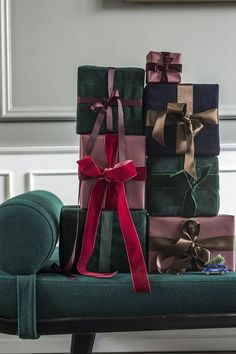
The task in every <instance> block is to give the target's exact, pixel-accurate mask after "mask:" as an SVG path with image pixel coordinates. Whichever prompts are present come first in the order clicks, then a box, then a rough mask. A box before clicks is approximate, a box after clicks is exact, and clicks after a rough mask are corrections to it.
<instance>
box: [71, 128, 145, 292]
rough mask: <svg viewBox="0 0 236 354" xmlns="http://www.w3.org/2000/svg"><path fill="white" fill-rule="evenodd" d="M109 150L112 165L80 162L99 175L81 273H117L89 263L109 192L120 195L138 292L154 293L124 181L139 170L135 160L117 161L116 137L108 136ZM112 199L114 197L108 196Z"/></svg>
mask: <svg viewBox="0 0 236 354" xmlns="http://www.w3.org/2000/svg"><path fill="white" fill-rule="evenodd" d="M105 149H106V154H107V160H108V168H102V167H100V166H97V165H96V163H95V162H94V160H93V159H92V158H91V157H90V156H87V157H85V158H83V159H81V160H79V161H78V165H79V170H80V173H82V175H83V176H86V177H89V178H95V179H96V182H95V183H94V186H93V189H92V192H91V195H90V200H89V205H88V211H87V217H86V221H85V228H84V235H83V241H82V249H81V254H80V258H79V261H78V263H77V270H78V272H79V273H80V274H83V275H87V276H93V277H96V278H110V277H112V276H113V275H115V274H116V273H96V272H90V271H88V270H87V264H88V262H89V259H90V257H91V256H92V253H93V251H94V246H95V241H96V234H97V228H98V223H99V220H100V215H101V211H102V205H103V201H104V198H105V197H106V194H107V193H108V192H109V193H110V194H113V195H115V196H116V198H115V200H116V203H117V205H116V208H117V210H118V216H119V221H120V227H121V231H122V235H123V238H124V243H125V248H126V253H127V257H128V261H129V267H130V272H131V277H132V282H133V287H134V291H135V292H150V291H151V288H150V283H149V280H148V276H147V269H146V265H145V260H144V257H143V252H142V248H141V245H140V241H139V238H138V235H137V231H136V229H135V226H134V223H133V220H132V217H131V214H130V210H129V206H128V202H127V198H126V194H125V187H124V182H125V181H128V180H130V179H133V178H134V177H135V176H136V174H137V172H136V168H135V165H134V162H133V161H132V160H126V161H123V162H120V163H117V164H115V157H116V154H115V153H114V152H115V151H116V149H117V147H116V146H115V144H114V136H112V135H106V143H105ZM106 199H107V201H109V199H110V198H106Z"/></svg>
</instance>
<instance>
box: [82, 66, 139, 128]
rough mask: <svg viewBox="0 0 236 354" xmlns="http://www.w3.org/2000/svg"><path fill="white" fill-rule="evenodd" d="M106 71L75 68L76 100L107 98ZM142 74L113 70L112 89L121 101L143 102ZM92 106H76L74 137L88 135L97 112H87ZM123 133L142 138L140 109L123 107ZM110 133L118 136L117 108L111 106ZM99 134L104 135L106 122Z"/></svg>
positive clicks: (83, 67) (101, 68)
mask: <svg viewBox="0 0 236 354" xmlns="http://www.w3.org/2000/svg"><path fill="white" fill-rule="evenodd" d="M107 73H108V68H105V67H99V66H90V65H84V66H80V67H79V68H78V96H79V97H96V98H101V99H102V98H107V95H108V93H107ZM143 86H144V70H143V69H139V68H116V70H115V81H114V89H118V90H119V94H120V98H123V99H135V100H136V99H137V100H142V98H143ZM91 105H92V104H91V103H80V104H78V106H77V128H76V130H77V133H78V134H89V133H91V131H92V128H93V126H94V123H95V120H96V117H97V114H98V113H97V112H93V111H92V110H91V109H90V106H91ZM123 110H124V124H125V133H126V134H128V135H143V133H144V118H143V108H142V106H123ZM112 112H113V123H114V127H113V133H114V132H115V133H116V132H117V106H112ZM99 133H100V134H106V133H107V129H106V124H105V120H104V122H103V124H102V127H101V130H100V132H99Z"/></svg>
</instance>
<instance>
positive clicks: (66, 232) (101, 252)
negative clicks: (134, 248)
mask: <svg viewBox="0 0 236 354" xmlns="http://www.w3.org/2000/svg"><path fill="white" fill-rule="evenodd" d="M86 214H87V209H79V208H78V207H77V206H65V207H63V208H62V211H61V220H60V244H59V254H60V266H61V268H62V269H63V268H64V267H65V266H66V265H67V263H68V261H69V259H70V256H71V253H72V249H73V245H74V241H75V236H76V225H77V217H78V218H79V224H78V225H79V229H78V240H77V247H76V257H75V260H74V264H73V268H72V270H71V272H72V273H73V272H74V273H76V272H77V270H76V265H77V262H78V259H79V255H80V251H81V244H82V237H83V230H84V225H85V219H86ZM131 216H132V219H133V221H134V225H135V227H136V230H137V234H138V236H139V240H140V244H141V247H142V250H143V254H144V258H145V259H146V220H147V213H146V211H145V210H141V209H140V210H138V209H133V210H131ZM87 269H88V270H89V271H93V272H98V271H99V272H102V273H105V272H115V271H119V272H123V273H129V272H130V269H129V264H128V260H127V256H126V250H125V245H124V241H123V236H122V233H121V229H120V224H119V219H118V214H117V211H112V210H109V211H102V215H101V218H100V223H99V227H98V231H97V237H96V243H95V248H94V252H93V255H92V257H91V259H90V261H89V263H88V267H87Z"/></svg>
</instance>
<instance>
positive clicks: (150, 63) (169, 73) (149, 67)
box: [146, 51, 182, 83]
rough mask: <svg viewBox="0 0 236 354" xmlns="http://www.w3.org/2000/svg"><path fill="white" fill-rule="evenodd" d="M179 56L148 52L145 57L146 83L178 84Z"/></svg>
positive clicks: (180, 69) (180, 65) (179, 78)
mask: <svg viewBox="0 0 236 354" xmlns="http://www.w3.org/2000/svg"><path fill="white" fill-rule="evenodd" d="M181 61H182V60H181V54H180V53H172V52H154V51H150V52H149V53H148V54H147V56H146V63H147V64H146V81H147V83H148V82H169V83H170V82H180V81H181V72H182V64H181Z"/></svg>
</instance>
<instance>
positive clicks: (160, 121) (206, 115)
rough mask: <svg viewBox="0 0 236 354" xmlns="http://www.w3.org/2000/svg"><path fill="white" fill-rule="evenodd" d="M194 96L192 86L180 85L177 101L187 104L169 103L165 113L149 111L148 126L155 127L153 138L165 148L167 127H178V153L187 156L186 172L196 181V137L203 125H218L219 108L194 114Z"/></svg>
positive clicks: (185, 161) (185, 162) (147, 114)
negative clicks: (174, 125)
mask: <svg viewBox="0 0 236 354" xmlns="http://www.w3.org/2000/svg"><path fill="white" fill-rule="evenodd" d="M192 95H193V88H192V85H178V98H177V100H178V102H186V103H178V102H173V103H168V105H167V109H166V110H163V111H155V110H148V111H147V113H146V125H147V126H154V128H153V132H152V136H153V138H154V139H155V140H156V141H157V142H158V143H159V144H161V145H163V146H166V144H165V139H164V132H165V126H168V125H172V124H176V125H177V132H176V153H177V154H185V159H184V170H185V171H186V172H187V173H188V174H190V175H191V176H192V177H193V178H195V179H196V177H197V176H196V168H195V161H194V137H195V136H196V135H197V134H198V133H199V132H200V130H201V129H202V128H203V123H208V124H218V113H217V112H218V111H217V108H213V109H209V110H206V111H203V112H199V113H195V114H193V113H192V109H193V97H192ZM180 100H181V101H180Z"/></svg>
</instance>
